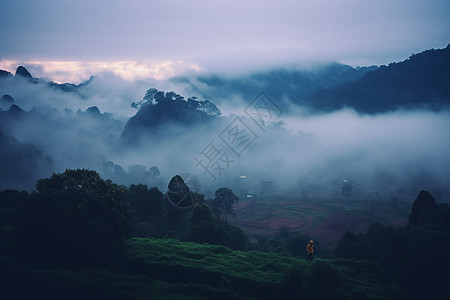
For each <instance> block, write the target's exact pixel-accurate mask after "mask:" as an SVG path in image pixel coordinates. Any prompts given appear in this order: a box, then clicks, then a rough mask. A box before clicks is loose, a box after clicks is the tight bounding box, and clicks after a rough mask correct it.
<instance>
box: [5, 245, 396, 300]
mask: <svg viewBox="0 0 450 300" xmlns="http://www.w3.org/2000/svg"><path fill="white" fill-rule="evenodd" d="M124 251H125V254H126V256H125V257H126V258H125V259H124V260H123V261H120V262H118V264H117V265H116V266H114V267H111V268H108V269H93V270H33V269H24V268H2V269H0V271H1V273H0V282H2V284H3V286H4V287H7V288H2V289H1V290H0V298H1V299H27V298H29V299H31V298H33V299H58V298H64V299H82V298H84V299H93V298H95V299H274V298H278V299H281V298H283V297H282V296H281V295H282V293H283V289H282V288H281V281H282V278H283V274H284V273H285V272H286V271H287V270H289V268H290V267H292V266H294V265H296V266H299V267H300V269H304V270H305V271H306V273H307V274H308V268H310V264H308V263H307V262H306V261H305V260H300V259H296V258H293V257H290V256H285V255H283V254H278V253H261V252H256V251H249V252H241V251H232V250H230V249H228V248H226V247H222V246H214V245H200V244H195V243H186V242H180V241H177V240H173V239H142V238H133V239H131V240H130V241H129V242H128V243H127V246H126V248H125V250H124ZM327 262H329V263H332V264H334V265H335V266H336V267H338V269H339V272H340V273H341V274H342V276H343V278H344V279H345V281H344V284H343V285H342V286H341V288H340V291H339V292H340V294H341V295H343V296H345V297H350V295H351V294H352V293H353V291H354V289H355V288H357V287H361V288H362V289H364V290H365V291H366V293H367V294H368V295H369V296H370V297H369V299H387V298H388V294H389V293H390V292H391V290H390V286H389V285H388V284H386V283H385V282H384V281H383V278H382V277H383V276H382V273H381V271H380V269H379V268H378V267H377V265H376V264H374V263H372V262H364V261H355V260H332V261H327Z"/></svg>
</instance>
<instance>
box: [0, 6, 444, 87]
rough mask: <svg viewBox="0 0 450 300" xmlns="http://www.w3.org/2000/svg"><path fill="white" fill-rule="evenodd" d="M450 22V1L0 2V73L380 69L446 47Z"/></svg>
mask: <svg viewBox="0 0 450 300" xmlns="http://www.w3.org/2000/svg"><path fill="white" fill-rule="evenodd" d="M449 15H450V1H448V0H432V1H430V0H396V1H392V0H377V1H365V0H342V1H334V0H314V1H313V0H311V1H301V0H285V1H265V0H240V1H235V0H226V1H222V0H216V1H212V0H200V1H195V0H192V1H181V0H153V1H145V0H126V1H111V0H76V1H75V0H74V1H72V0H39V1H36V0H1V1H0V20H1V21H2V25H1V26H0V69H15V68H16V67H17V64H25V65H28V66H29V67H30V68H31V69H32V70H30V71H34V74H33V75H35V76H42V77H49V78H50V79H54V80H60V81H61V80H65V79H66V78H67V79H72V80H74V78H75V77H76V76H78V77H83V76H87V74H89V75H93V73H96V72H100V71H105V70H109V71H112V72H115V73H116V74H120V75H121V76H122V77H124V78H126V79H134V78H139V77H141V78H143V77H155V78H164V77H168V76H172V75H175V74H178V73H180V72H183V71H186V70H188V69H193V70H201V71H209V72H221V71H223V72H241V71H249V70H254V69H256V68H263V67H274V66H286V65H291V66H297V65H304V64H305V63H311V62H317V61H338V62H342V63H347V64H351V65H353V66H358V65H359V66H365V65H373V64H376V65H381V64H388V63H390V62H393V61H400V60H404V59H406V58H408V57H409V55H411V54H412V53H418V52H421V51H424V50H426V49H430V48H443V47H445V46H447V44H448V43H449V42H450V18H449ZM32 73H33V72H32ZM35 73H37V74H35ZM84 79H87V78H84Z"/></svg>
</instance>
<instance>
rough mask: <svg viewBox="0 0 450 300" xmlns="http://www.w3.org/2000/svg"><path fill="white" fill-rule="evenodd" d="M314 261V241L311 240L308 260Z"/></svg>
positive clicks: (307, 250)
mask: <svg viewBox="0 0 450 300" xmlns="http://www.w3.org/2000/svg"><path fill="white" fill-rule="evenodd" d="M313 259H314V241H313V240H310V241H309V243H308V245H307V246H306V260H307V261H309V262H312V261H313Z"/></svg>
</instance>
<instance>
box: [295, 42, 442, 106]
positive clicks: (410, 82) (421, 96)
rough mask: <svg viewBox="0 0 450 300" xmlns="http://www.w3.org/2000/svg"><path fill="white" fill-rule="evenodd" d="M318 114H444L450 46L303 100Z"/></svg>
mask: <svg viewBox="0 0 450 300" xmlns="http://www.w3.org/2000/svg"><path fill="white" fill-rule="evenodd" d="M297 103H298V104H300V105H306V106H311V107H312V108H314V109H315V110H318V111H334V110H339V109H342V108H344V107H350V108H353V109H354V110H356V111H358V112H360V113H366V114H373V113H382V112H387V111H394V110H397V109H399V108H406V109H408V108H413V109H414V108H416V109H431V110H440V109H442V108H444V107H448V106H449V104H450V44H449V45H448V46H447V47H446V48H445V49H437V50H435V49H431V50H427V51H424V52H422V53H419V54H413V55H411V56H410V58H409V59H407V60H405V61H402V62H399V63H391V64H389V65H388V66H381V67H380V68H378V69H376V70H373V71H371V72H367V73H366V74H364V76H362V77H361V78H359V79H358V80H356V81H352V82H349V83H346V84H342V85H339V86H336V87H331V88H328V89H319V90H317V91H316V92H315V93H313V94H312V95H310V96H309V97H305V98H302V99H300V100H299V101H298V102H297Z"/></svg>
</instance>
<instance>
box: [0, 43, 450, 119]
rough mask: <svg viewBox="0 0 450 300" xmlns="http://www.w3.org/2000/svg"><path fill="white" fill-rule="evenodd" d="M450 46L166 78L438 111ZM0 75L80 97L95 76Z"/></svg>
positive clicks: (445, 93) (445, 91) (351, 104)
mask: <svg viewBox="0 0 450 300" xmlns="http://www.w3.org/2000/svg"><path fill="white" fill-rule="evenodd" d="M449 47H450V46H447V48H445V49H438V50H435V49H431V50H427V51H424V52H422V53H419V54H413V55H411V56H410V58H409V59H406V60H405V61H402V62H398V63H391V64H389V65H388V66H381V67H377V66H371V67H362V68H359V67H358V68H353V67H351V66H348V65H343V64H339V63H329V64H324V65H319V66H316V67H315V68H308V69H303V70H295V69H272V70H267V71H262V72H255V73H251V74H248V75H246V76H235V77H225V76H222V75H219V74H199V75H195V76H191V77H182V76H179V77H174V78H171V79H169V80H167V81H166V82H167V84H170V85H171V86H173V85H175V86H177V87H178V88H179V89H181V90H182V92H183V93H184V94H191V95H196V96H198V97H201V98H203V99H212V100H213V101H214V102H215V103H216V104H218V105H219V106H221V105H223V104H226V103H227V102H230V101H231V104H233V102H232V99H233V98H235V97H239V98H240V99H243V100H245V101H247V102H250V101H251V99H253V98H254V97H255V95H257V94H258V93H259V92H261V91H264V92H266V93H267V94H268V95H269V96H270V97H271V98H272V99H275V100H276V101H277V103H278V104H279V105H281V106H282V107H283V108H287V107H289V105H290V104H295V105H300V106H302V107H305V108H307V109H310V110H312V111H316V112H330V111H335V110H339V109H342V108H352V109H354V110H355V111H357V112H359V113H366V114H373V113H382V112H387V111H394V110H398V109H401V108H404V109H411V108H412V109H414V108H418V109H431V110H439V109H442V108H443V107H446V106H448V104H449V103H450V88H449V87H450V80H449V78H450V71H449V70H450V49H449ZM0 75H1V76H0V80H1V79H7V78H18V77H20V78H24V79H27V80H28V81H29V82H31V83H34V84H38V83H42V84H47V85H48V86H50V87H51V88H53V89H55V90H59V91H63V92H68V93H74V94H77V95H78V96H79V97H81V98H82V99H86V98H88V97H89V95H90V93H91V92H92V90H94V87H93V84H94V83H95V81H96V80H97V78H96V76H91V77H90V78H89V80H86V81H84V82H82V83H80V84H78V85H76V84H73V83H63V84H58V83H54V82H52V81H50V82H48V81H45V80H42V79H38V78H34V77H33V76H32V75H31V74H30V73H29V72H28V71H27V70H26V68H25V67H23V66H19V67H18V68H17V70H16V75H15V76H12V74H11V73H9V72H7V71H2V72H1V73H0ZM155 84H156V86H154V87H157V86H158V84H159V85H166V84H165V83H163V82H157V81H156V82H155ZM150 87H151V86H150ZM150 87H149V86H147V89H148V88H150ZM164 89H165V88H164ZM11 96H12V97H14V95H11ZM124 96H125V95H124ZM125 97H126V96H125Z"/></svg>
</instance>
